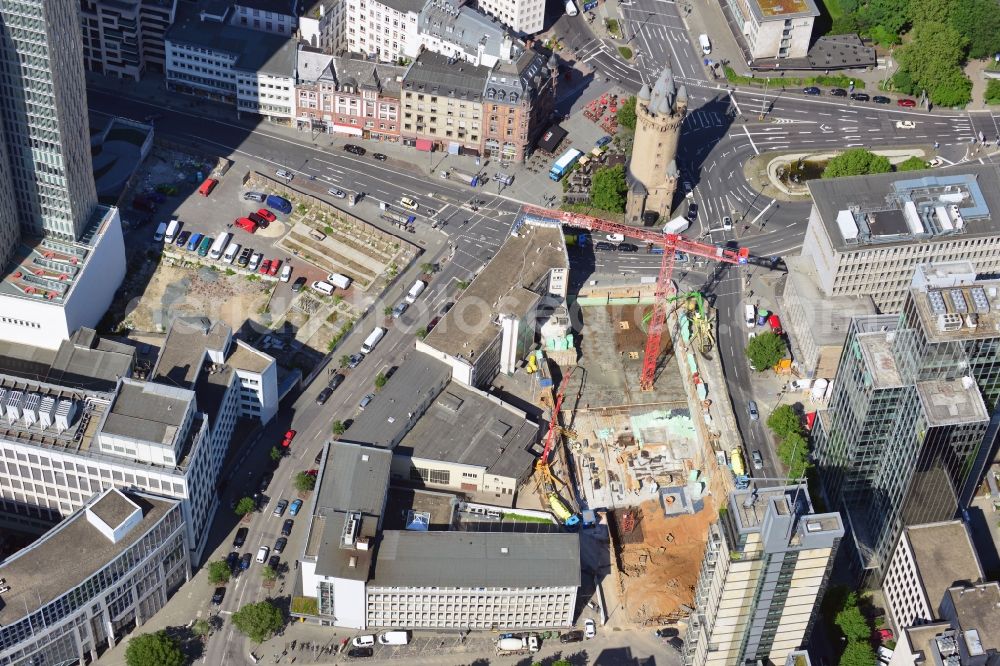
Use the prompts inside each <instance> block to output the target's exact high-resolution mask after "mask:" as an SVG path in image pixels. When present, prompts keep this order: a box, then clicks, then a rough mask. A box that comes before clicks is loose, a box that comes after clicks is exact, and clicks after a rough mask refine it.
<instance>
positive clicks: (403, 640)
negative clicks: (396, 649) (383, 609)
mask: <svg viewBox="0 0 1000 666" xmlns="http://www.w3.org/2000/svg"><path fill="white" fill-rule="evenodd" d="M378 642H379V644H381V645H406V644H407V643H409V642H410V632H409V631H383V632H382V633H381V634H379V635H378Z"/></svg>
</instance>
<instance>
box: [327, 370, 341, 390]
mask: <svg viewBox="0 0 1000 666" xmlns="http://www.w3.org/2000/svg"><path fill="white" fill-rule="evenodd" d="M343 381H344V375H342V374H340V373H339V372H338V373H336V374H335V375H334V376H333V377H331V378H330V381H329V382H327V384H326V385H327V386H328V387H329V388H330V390H331V391H336V390H337V387H338V386H340V384H341V382H343Z"/></svg>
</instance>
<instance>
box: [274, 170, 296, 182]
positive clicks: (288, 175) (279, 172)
mask: <svg viewBox="0 0 1000 666" xmlns="http://www.w3.org/2000/svg"><path fill="white" fill-rule="evenodd" d="M274 175H275V176H277V177H278V178H284V179H285V180H291V179H292V178H295V174H294V173H292V172H291V171H288V170H287V169H278V170H277V171H275V172H274Z"/></svg>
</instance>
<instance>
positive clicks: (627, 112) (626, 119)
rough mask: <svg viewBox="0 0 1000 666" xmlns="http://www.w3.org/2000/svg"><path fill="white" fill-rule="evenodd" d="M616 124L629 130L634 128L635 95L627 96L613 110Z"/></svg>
mask: <svg viewBox="0 0 1000 666" xmlns="http://www.w3.org/2000/svg"><path fill="white" fill-rule="evenodd" d="M615 116H616V117H617V118H618V124H619V125H621V126H622V127H627V128H629V129H630V130H634V129H635V95H633V96H631V97H629V98H628V99H627V100H625V102H624V103H623V104H622V105H621V106H619V107H618V111H616V112H615Z"/></svg>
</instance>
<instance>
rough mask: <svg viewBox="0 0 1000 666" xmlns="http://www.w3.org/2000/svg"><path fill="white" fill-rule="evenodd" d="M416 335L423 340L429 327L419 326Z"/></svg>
mask: <svg viewBox="0 0 1000 666" xmlns="http://www.w3.org/2000/svg"><path fill="white" fill-rule="evenodd" d="M416 336H417V337H418V338H420V339H421V340H423V339H424V338H426V337H427V328H425V327H423V326H421V327H420V328H418V329H417V331H416Z"/></svg>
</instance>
